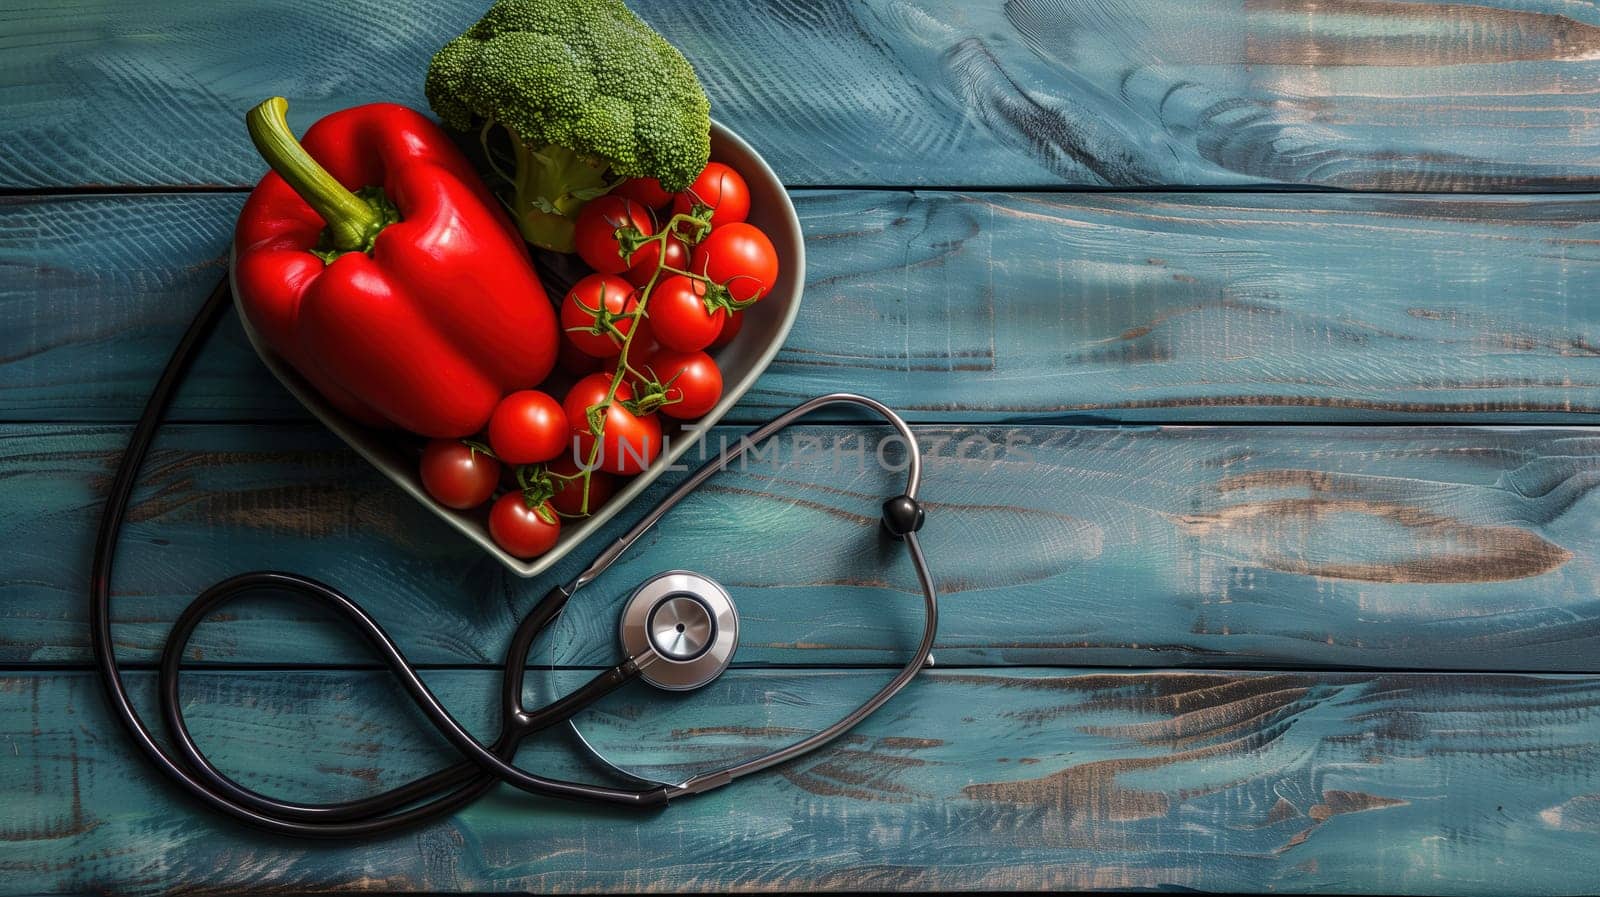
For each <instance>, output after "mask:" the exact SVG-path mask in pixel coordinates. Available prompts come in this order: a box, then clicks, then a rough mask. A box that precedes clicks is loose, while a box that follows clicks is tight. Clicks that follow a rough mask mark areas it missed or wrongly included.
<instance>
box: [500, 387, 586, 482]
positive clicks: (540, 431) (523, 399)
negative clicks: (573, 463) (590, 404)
mask: <svg viewBox="0 0 1600 897" xmlns="http://www.w3.org/2000/svg"><path fill="white" fill-rule="evenodd" d="M489 447H490V448H492V449H494V453H495V454H496V455H498V456H499V457H500V460H501V461H504V462H505V463H507V464H537V463H539V462H540V461H548V460H550V459H551V458H554V457H556V456H557V455H559V454H561V451H562V449H565V448H566V447H567V415H566V412H564V411H562V410H561V403H560V402H557V401H556V400H555V399H552V398H550V396H548V395H546V394H545V393H542V392H540V391H539V390H537V389H524V390H519V391H517V392H514V393H512V394H510V395H508V396H506V397H505V398H503V399H501V400H500V404H498V405H496V406H495V408H494V414H493V416H491V417H490V418H489Z"/></svg>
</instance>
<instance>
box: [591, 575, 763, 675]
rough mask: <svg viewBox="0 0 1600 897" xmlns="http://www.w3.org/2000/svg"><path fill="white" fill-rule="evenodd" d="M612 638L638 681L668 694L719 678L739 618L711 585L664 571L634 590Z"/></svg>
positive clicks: (722, 592)
mask: <svg viewBox="0 0 1600 897" xmlns="http://www.w3.org/2000/svg"><path fill="white" fill-rule="evenodd" d="M618 635H619V637H620V639H621V641H622V650H623V651H625V652H627V655H628V656H629V657H631V658H633V659H634V662H635V663H636V664H638V666H639V675H640V678H642V679H644V680H645V681H646V682H648V683H650V684H651V685H654V686H655V687H657V688H663V689H666V690H668V691H689V690H691V689H696V688H699V687H700V686H702V685H706V684H707V683H709V682H711V681H712V680H714V679H716V678H717V677H718V676H720V675H722V671H723V670H726V669H727V668H728V664H729V663H731V662H732V661H733V652H734V651H735V649H737V648H738V647H739V614H738V612H737V611H735V610H734V607H733V599H732V598H730V597H728V592H727V590H725V589H724V588H722V586H720V585H718V584H717V582H716V581H715V580H712V579H710V578H708V577H705V576H701V575H700V574H698V573H691V572H689V571H687V570H670V571H668V572H666V573H661V574H657V575H656V576H654V577H651V578H650V579H648V580H645V582H644V583H643V584H642V585H640V586H639V587H638V588H637V589H635V590H634V592H633V595H632V596H631V597H629V598H628V603H627V604H626V605H625V606H624V607H623V610H622V619H621V621H620V622H619V624H618Z"/></svg>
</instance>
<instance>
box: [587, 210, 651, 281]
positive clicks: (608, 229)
mask: <svg viewBox="0 0 1600 897" xmlns="http://www.w3.org/2000/svg"><path fill="white" fill-rule="evenodd" d="M630 225H631V226H632V227H634V228H636V229H637V230H638V231H639V233H640V234H641V235H643V236H646V237H648V236H650V235H651V234H653V233H655V224H654V222H652V220H651V218H650V209H649V208H648V207H646V206H645V205H644V204H643V203H638V202H634V201H633V200H631V199H628V198H626V197H622V196H616V195H614V194H610V193H608V194H606V195H605V196H601V197H597V198H595V199H591V200H589V202H587V203H585V204H584V206H583V208H582V209H581V210H579V211H578V221H577V224H576V225H574V227H575V231H574V236H573V241H574V242H575V243H577V246H578V257H579V258H582V259H583V261H584V263H585V264H587V265H588V266H589V267H591V268H593V269H595V270H596V271H599V272H600V273H601V274H621V273H622V272H624V271H626V270H628V260H627V259H625V258H623V255H622V244H621V243H619V242H618V241H617V231H618V230H619V229H621V228H624V227H628V226H630Z"/></svg>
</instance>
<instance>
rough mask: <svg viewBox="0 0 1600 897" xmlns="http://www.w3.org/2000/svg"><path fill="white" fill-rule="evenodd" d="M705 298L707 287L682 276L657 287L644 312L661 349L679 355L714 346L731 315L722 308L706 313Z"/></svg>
mask: <svg viewBox="0 0 1600 897" xmlns="http://www.w3.org/2000/svg"><path fill="white" fill-rule="evenodd" d="M705 295H706V285H705V284H703V283H701V282H700V281H698V280H692V279H690V278H688V277H684V276H683V275H681V274H674V275H673V276H671V277H668V278H667V279H665V280H663V281H661V282H660V283H657V284H656V288H655V290H654V291H652V292H651V293H650V304H649V305H648V306H646V308H645V317H646V319H647V320H648V321H649V324H650V332H651V334H653V335H654V336H655V338H656V340H657V341H658V342H660V343H661V345H663V346H665V347H667V348H668V349H676V350H678V351H679V352H694V351H697V350H700V349H704V348H705V347H706V346H709V345H711V343H712V341H713V340H715V339H716V338H717V335H718V334H720V333H721V332H722V322H723V321H725V320H727V318H728V314H727V312H726V311H724V310H723V309H721V308H718V309H717V310H716V311H715V312H707V311H706V302H705Z"/></svg>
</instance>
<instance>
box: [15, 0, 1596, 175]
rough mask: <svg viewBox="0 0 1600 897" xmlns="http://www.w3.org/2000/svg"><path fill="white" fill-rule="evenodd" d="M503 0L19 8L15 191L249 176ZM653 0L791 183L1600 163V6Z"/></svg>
mask: <svg viewBox="0 0 1600 897" xmlns="http://www.w3.org/2000/svg"><path fill="white" fill-rule="evenodd" d="M486 5H487V2H486V0H451V2H448V3H425V2H422V0H399V2H393V0H389V2H379V0H350V2H343V3H337V4H329V3H318V2H314V0H291V2H288V3H282V2H275V0H245V2H232V3H228V4H226V5H225V6H224V5H217V4H211V3H205V2H201V0H184V2H177V3H173V2H162V0H141V2H137V3H110V2H106V0H73V2H68V3H51V4H41V5H33V6H17V5H15V4H13V5H12V6H11V7H10V8H8V9H6V10H3V11H0V24H3V25H4V27H3V28H0V33H3V34H4V35H5V36H4V38H3V39H0V49H3V51H4V52H0V85H4V87H3V88H0V90H3V94H0V96H3V97H4V100H5V102H4V103H3V104H0V110H3V111H0V187H56V186H63V185H81V184H93V185H112V186H120V185H141V186H148V185H158V186H165V185H187V184H207V185H211V184H232V185H240V184H247V183H252V182H253V181H254V180H256V179H257V178H258V177H259V176H260V173H261V171H262V170H263V166H262V165H261V163H260V162H259V161H258V160H257V158H256V156H255V154H254V153H253V152H251V150H250V148H249V145H248V142H247V141H246V139H245V134H244V129H243V128H242V127H241V126H240V123H239V122H240V116H241V115H242V114H243V112H244V110H246V109H247V108H249V107H250V106H252V105H253V104H255V103H256V102H257V101H258V100H260V99H261V98H262V97H264V96H267V95H269V94H273V93H277V94H282V95H284V96H287V97H289V98H290V99H291V100H292V102H293V112H292V122H293V123H294V124H295V125H296V126H297V127H304V126H305V125H307V124H308V123H310V122H311V121H313V120H314V119H316V118H318V117H320V116H322V115H324V114H326V113H328V112H330V111H333V110H335V109H338V108H341V107H344V106H347V105H351V104H355V103H361V102H371V101H377V100H388V101H396V102H403V103H408V104H410V105H414V106H418V107H422V108H426V106H425V101H424V99H423V97H422V95H421V94H422V78H423V72H424V70H425V68H426V65H427V60H428V58H429V57H430V56H431V54H432V53H433V52H434V51H435V50H436V49H437V48H438V47H439V46H440V45H441V44H443V43H444V41H445V40H447V39H448V38H449V37H451V36H453V35H454V34H455V33H456V32H458V31H459V30H460V29H461V28H462V27H464V26H465V25H466V24H468V23H469V22H471V21H472V20H473V19H474V18H476V16H477V15H478V14H479V13H480V12H481V11H482V9H483V8H484V7H485V6H486ZM633 5H634V6H635V8H636V9H637V10H638V11H639V12H640V13H641V14H642V15H643V16H644V17H645V18H646V19H647V20H649V21H650V22H651V23H652V24H654V25H655V26H656V27H657V28H659V29H660V30H661V31H662V32H663V33H664V34H665V35H666V36H667V37H668V38H669V39H670V40H672V41H674V42H675V43H676V44H678V45H679V46H680V47H681V48H682V49H683V51H684V52H685V53H686V54H687V55H688V57H689V58H690V59H691V60H692V61H693V62H694V63H695V65H696V66H697V68H698V69H699V72H700V74H701V77H702V79H703V81H704V82H705V85H706V90H707V93H708V94H709V95H710V97H711V101H712V109H713V111H714V113H715V114H716V115H717V116H718V117H719V118H720V119H722V120H723V121H725V122H726V123H728V124H729V125H731V126H732V127H733V128H734V129H735V130H737V131H740V132H741V133H743V134H745V135H746V136H747V137H749V138H750V139H751V140H752V142H753V143H754V144H755V145H756V146H757V147H759V148H760V149H761V151H762V152H763V153H764V154H765V155H766V156H767V157H768V158H769V159H770V160H771V161H772V162H773V164H774V165H775V166H776V168H777V170H778V172H779V173H780V175H782V176H783V177H784V179H785V180H786V181H787V182H789V183H795V184H817V185H840V184H876V185H923V186H941V185H972V184H992V185H1005V186H1033V185H1042V184H1065V185H1088V186H1144V185H1173V184H1177V185H1239V184H1259V183H1271V184H1310V185H1318V186H1331V187H1342V188H1355V189H1385V190H1433V191H1438V190H1449V191H1454V190H1507V189H1509V190H1521V189H1551V188H1555V189H1568V188H1572V189H1592V188H1593V187H1594V186H1595V185H1596V184H1597V183H1600V151H1597V150H1596V149H1595V147H1596V146H1597V145H1600V123H1597V121H1600V120H1597V118H1596V116H1595V115H1594V111H1595V96H1596V83H1597V77H1600V11H1596V10H1595V9H1594V8H1593V6H1592V5H1590V4H1583V3H1571V2H1563V0H1481V2H1473V3H1467V2H1449V0H1437V2H1396V0H1336V2H1329V0H1246V2H1240V0H1197V2H1190V3H1179V4H1175V3H1169V2H1165V0H1011V2H1007V3H989V4H981V5H978V4H970V3H965V2H961V0H932V2H922V3H910V2H905V0H865V2H845V0H827V2H821V3H818V2H799V0H733V2H720V3H716V4H694V3H681V2H674V0H636V2H635V3H634V4H633Z"/></svg>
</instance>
